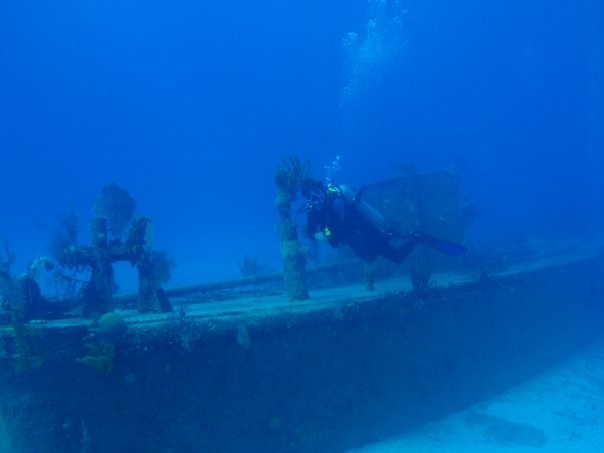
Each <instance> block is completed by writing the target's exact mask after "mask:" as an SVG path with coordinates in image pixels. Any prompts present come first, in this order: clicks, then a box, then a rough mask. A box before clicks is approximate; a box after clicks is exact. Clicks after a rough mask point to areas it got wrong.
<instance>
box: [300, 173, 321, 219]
mask: <svg viewBox="0 0 604 453" xmlns="http://www.w3.org/2000/svg"><path fill="white" fill-rule="evenodd" d="M300 192H302V196H303V197H304V198H305V199H306V204H305V205H304V206H303V207H302V208H300V210H299V212H305V211H313V210H318V209H321V207H322V206H323V200H324V199H325V184H323V181H321V180H319V179H314V178H305V179H304V180H303V181H302V183H301V184H300Z"/></svg>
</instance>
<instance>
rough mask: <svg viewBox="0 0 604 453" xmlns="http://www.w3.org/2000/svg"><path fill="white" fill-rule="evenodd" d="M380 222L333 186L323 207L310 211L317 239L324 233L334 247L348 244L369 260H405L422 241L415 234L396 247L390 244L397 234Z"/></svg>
mask: <svg viewBox="0 0 604 453" xmlns="http://www.w3.org/2000/svg"><path fill="white" fill-rule="evenodd" d="M370 209H372V208H370ZM376 223H377V222H375V219H372V218H370V216H368V215H367V214H366V210H365V212H364V210H363V209H362V208H361V206H360V202H358V201H355V200H349V199H347V197H346V196H344V193H343V190H342V188H339V187H337V186H333V187H332V188H331V189H330V190H329V189H328V190H327V191H326V193H325V195H324V199H323V202H322V204H321V206H319V207H315V208H313V209H311V210H309V211H308V214H307V234H308V236H309V237H310V238H315V235H316V234H317V233H322V234H323V236H324V238H325V239H326V240H327V242H328V243H329V245H331V246H332V247H338V246H339V245H340V244H345V245H347V246H349V247H350V248H351V249H352V250H353V252H354V253H355V254H356V255H357V256H358V257H359V258H361V259H362V260H364V261H366V262H368V263H373V262H374V261H375V260H376V258H377V257H378V256H383V257H384V258H386V259H388V260H390V261H394V262H395V263H402V262H403V261H404V260H405V258H406V257H407V255H408V254H409V253H410V252H411V250H413V248H414V247H415V246H416V245H417V244H419V243H420V242H421V238H419V237H415V236H412V237H411V238H410V239H408V240H407V241H406V242H405V243H404V244H403V245H402V246H401V247H399V248H396V247H394V246H393V245H392V244H391V243H390V241H391V240H392V239H393V237H394V233H393V232H389V231H384V230H383V228H380V226H378V225H376ZM399 236H400V235H399Z"/></svg>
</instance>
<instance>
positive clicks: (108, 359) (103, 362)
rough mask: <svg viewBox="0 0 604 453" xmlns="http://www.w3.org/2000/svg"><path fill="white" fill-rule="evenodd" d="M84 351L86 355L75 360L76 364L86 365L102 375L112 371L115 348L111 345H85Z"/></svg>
mask: <svg viewBox="0 0 604 453" xmlns="http://www.w3.org/2000/svg"><path fill="white" fill-rule="evenodd" d="M86 349H87V350H88V351H87V352H88V353H87V354H86V355H85V356H84V357H79V358H77V359H76V362H79V363H83V364H84V365H88V366H89V367H92V368H94V369H95V370H96V371H98V372H99V373H103V374H109V373H111V372H112V371H113V359H114V357H115V348H114V346H113V345H112V344H110V343H102V344H100V345H95V344H87V345H86Z"/></svg>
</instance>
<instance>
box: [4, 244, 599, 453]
mask: <svg viewBox="0 0 604 453" xmlns="http://www.w3.org/2000/svg"><path fill="white" fill-rule="evenodd" d="M603 271H604V259H603V258H602V257H601V256H576V255H575V256H572V257H570V256H567V257H556V258H552V259H549V260H542V261H539V262H533V263H525V264H523V265H521V266H518V267H517V268H514V269H508V270H507V271H506V272H502V273H500V274H496V275H490V276H485V275H483V276H482V277H481V278H478V279H473V278H470V277H464V276H452V275H447V276H441V277H439V278H437V280H438V283H439V285H438V286H436V287H434V288H430V289H429V290H428V291H426V292H425V293H423V294H421V295H418V294H415V293H413V292H411V291H409V290H406V289H405V288H402V286H404V284H403V282H401V281H400V280H399V281H389V282H378V285H377V286H378V291H377V292H375V293H368V292H366V291H364V290H363V288H362V287H361V286H358V287H355V286H353V287H348V288H339V289H335V290H321V291H315V292H313V293H312V297H313V298H312V299H311V300H310V301H304V302H297V303H291V302H287V301H286V300H284V298H283V297H282V296H281V295H279V294H276V295H274V294H273V295H266V296H255V297H252V298H247V299H245V298H244V299H237V300H232V301H229V300H226V301H221V302H211V303H205V304H199V305H195V304H190V305H187V306H186V308H185V309H184V310H180V311H179V310H177V311H176V312H175V313H171V314H164V315H136V314H134V313H129V312H124V313H123V316H124V317H125V320H126V324H127V329H123V330H120V329H115V330H113V331H107V332H104V331H99V329H98V328H92V327H90V325H89V324H90V322H89V321H85V320H78V319H75V320H70V321H53V322H46V323H38V324H35V325H33V326H29V327H28V329H29V330H28V335H27V338H26V339H25V340H24V339H23V338H19V335H21V334H16V332H15V331H14V330H13V329H8V328H7V329H5V330H4V331H3V333H2V342H3V345H4V346H3V347H4V349H5V354H4V355H5V357H4V358H3V359H2V362H0V363H1V367H2V368H1V369H0V392H1V395H2V398H1V400H0V451H7V452H8V451H10V452H17V453H20V452H36V453H46V452H49V453H50V452H57V451H63V452H81V451H82V452H99V453H101V452H102V453H105V452H111V453H115V452H128V453H130V452H142V451H144V452H162V453H165V452H168V451H171V452H196V453H197V452H241V451H245V452H319V451H321V452H325V451H326V452H329V451H334V452H335V451H342V450H344V449H346V448H352V447H357V446H360V445H362V444H364V443H366V442H370V441H374V440H376V439H379V438H382V437H385V436H388V435H392V434H393V433H400V432H401V431H404V430H406V429H410V428H412V427H414V426H417V425H418V424H421V423H423V422H426V421H429V420H433V419H435V418H437V417H440V416H442V415H445V414H447V413H450V412H452V411H457V410H460V409H463V408H465V407H467V406H468V405H470V404H472V403H475V402H477V401H479V400H481V399H484V398H486V397H489V396H491V395H493V394H496V393H499V392H501V391H503V390H505V389H507V388H509V387H510V386H512V385H515V384H517V383H520V382H522V381H523V380H525V379H527V378H529V377H530V376H532V375H534V374H535V373H538V372H539V371H541V370H543V369H545V368H547V367H548V366H551V365H552V364H554V363H555V362H557V361H558V360H561V359H562V358H564V357H566V356H568V355H569V354H571V353H572V352H574V351H575V350H577V349H578V348H580V347H581V346H583V345H585V344H588V343H589V342H591V341H593V340H594V339H595V338H596V337H597V336H598V335H601V334H602V333H604V300H603V299H604V282H603V279H602V278H601V276H602V272H603ZM380 289H382V291H381V292H380V291H379V290H380ZM24 341H26V343H25V344H23V342H24ZM20 342H21V343H22V344H21V345H20V344H19V343H20ZM91 343H92V344H93V345H96V347H97V349H96V350H97V351H98V350H99V349H102V348H100V345H110V346H111V348H110V352H107V353H106V357H105V359H106V360H98V361H95V362H94V364H93V365H91V361H88V362H87V363H84V362H86V361H85V360H83V358H85V357H87V356H90V355H91V352H90V351H91V346H90V344H91ZM86 344H89V346H86ZM23 351H26V352H27V354H29V356H30V357H27V358H25V357H23V354H24V352H23ZM108 351H109V350H108ZM19 354H20V355H19ZM101 356H102V354H101V353H98V354H97V355H96V357H97V358H98V357H101ZM78 359H79V360H78ZM2 448H4V450H2Z"/></svg>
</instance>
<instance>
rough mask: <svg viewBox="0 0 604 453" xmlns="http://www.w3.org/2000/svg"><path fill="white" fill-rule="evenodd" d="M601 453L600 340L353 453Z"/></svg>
mask: <svg viewBox="0 0 604 453" xmlns="http://www.w3.org/2000/svg"><path fill="white" fill-rule="evenodd" d="M509 451H518V452H542V453H543V452H569V453H571V452H572V453H574V452H589V453H592V452H593V453H597V452H604V339H603V340H601V341H599V342H598V343H597V344H595V345H594V346H592V347H591V348H589V349H587V350H585V351H583V352H581V353H580V354H577V355H576V356H575V357H573V358H571V359H569V360H566V361H564V362H562V363H560V364H559V365H557V366H556V367H554V368H552V369H550V370H548V371H546V372H545V373H542V374H540V375H539V376H536V377H535V378H534V379H531V380H530V381H527V382H525V383H524V384H522V385H520V386H518V387H515V388H513V389H511V390H510V391H508V392H506V393H504V394H502V395H499V396H497V397H494V398H492V399H491V400H488V401H485V402H482V403H479V404H477V405H475V406H473V407H471V408H469V409H468V410H466V411H464V412H461V413H457V414H453V415H451V416H449V417H447V418H445V419H443V420H439V421H436V422H433V423H430V424H428V425H426V426H425V427H424V428H422V429H421V430H418V431H416V432H412V433H409V434H407V435H404V436H402V437H400V438H396V439H390V440H388V441H385V442H381V443H378V444H373V445H367V446H365V447H363V448H360V449H355V450H354V452H355V453H402V452H413V453H416V452H417V453H422V452H445V453H453V452H455V453H458V452H459V453H461V452H463V453H471V452H509Z"/></svg>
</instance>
